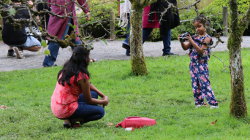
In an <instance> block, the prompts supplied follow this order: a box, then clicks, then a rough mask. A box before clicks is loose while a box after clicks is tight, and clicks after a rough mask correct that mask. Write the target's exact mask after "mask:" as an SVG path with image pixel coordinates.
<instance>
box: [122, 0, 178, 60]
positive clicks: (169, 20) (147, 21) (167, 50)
mask: <svg viewBox="0 0 250 140" xmlns="http://www.w3.org/2000/svg"><path fill="white" fill-rule="evenodd" d="M169 4H172V5H173V6H174V7H170V8H169V7H168V6H169ZM128 25H129V26H127V32H128V33H129V30H130V24H128ZM178 25H180V18H179V13H178V9H177V1H176V0H157V2H155V3H152V4H151V5H149V6H146V7H144V9H143V16H142V27H143V30H142V36H143V43H144V42H145V41H146V40H147V39H148V37H149V36H150V34H151V32H152V31H153V29H154V28H160V34H161V37H162V40H163V49H162V51H163V53H162V56H166V55H174V53H172V52H171V29H173V28H175V27H177V26H178ZM128 40H129V34H127V37H126V39H125V41H124V43H123V45H122V47H123V48H125V49H126V55H127V56H129V55H130V46H129V43H127V42H129V41H128Z"/></svg>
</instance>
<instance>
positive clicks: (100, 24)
mask: <svg viewBox="0 0 250 140" xmlns="http://www.w3.org/2000/svg"><path fill="white" fill-rule="evenodd" d="M89 5H90V10H91V20H89V21H87V20H86V19H85V18H83V19H80V20H79V22H80V27H81V32H82V34H83V35H85V36H88V35H91V36H93V37H95V38H99V37H104V38H107V37H109V34H110V33H109V30H110V11H111V10H112V11H113V12H115V15H118V11H117V10H118V7H117V2H113V1H111V0H110V1H106V2H105V1H102V2H100V1H98V0H93V1H89ZM82 16H84V13H83V14H82ZM117 23H118V22H116V30H120V28H119V27H118V25H117ZM117 34H120V33H119V32H117Z"/></svg>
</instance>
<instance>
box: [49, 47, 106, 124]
mask: <svg viewBox="0 0 250 140" xmlns="http://www.w3.org/2000/svg"><path fill="white" fill-rule="evenodd" d="M89 61H90V58H89V51H88V50H86V49H85V48H84V47H76V48H75V49H74V50H73V54H72V56H71V58H70V59H69V60H68V61H67V62H66V63H65V64H64V66H63V68H62V70H61V71H60V72H59V73H58V76H57V79H58V80H57V84H56V87H55V90H54V93H53V95H52V97H51V110H52V112H53V114H54V115H55V116H56V117H57V118H59V119H62V120H64V127H66V128H72V127H78V126H80V124H83V123H86V122H89V121H94V120H98V119H101V118H102V117H103V116H104V108H103V107H102V106H99V105H103V106H106V105H108V103H109V101H108V97H107V96H105V95H104V94H103V93H102V92H101V91H99V90H98V89H97V88H96V87H95V86H94V85H93V84H91V83H90V82H89V72H88V69H87V68H88V65H89ZM98 95H99V96H100V97H101V99H99V100H98V99H97V98H98ZM78 122H80V124H79V123H78Z"/></svg>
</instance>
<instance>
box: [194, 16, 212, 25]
mask: <svg viewBox="0 0 250 140" xmlns="http://www.w3.org/2000/svg"><path fill="white" fill-rule="evenodd" d="M193 22H200V23H201V24H203V25H204V26H207V25H209V24H210V21H209V20H208V19H207V18H206V17H205V15H203V14H200V15H199V16H197V17H196V18H195V19H194V21H193Z"/></svg>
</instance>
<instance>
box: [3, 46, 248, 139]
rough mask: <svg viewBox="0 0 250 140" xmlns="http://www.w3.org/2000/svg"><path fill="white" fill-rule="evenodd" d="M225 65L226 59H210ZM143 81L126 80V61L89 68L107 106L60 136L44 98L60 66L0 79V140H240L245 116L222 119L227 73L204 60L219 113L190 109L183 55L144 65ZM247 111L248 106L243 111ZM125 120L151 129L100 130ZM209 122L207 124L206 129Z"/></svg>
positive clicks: (129, 77) (227, 90)
mask: <svg viewBox="0 0 250 140" xmlns="http://www.w3.org/2000/svg"><path fill="white" fill-rule="evenodd" d="M249 52H250V50H249V49H244V50H243V51H242V58H243V67H244V74H245V85H246V88H245V92H246V94H245V95H246V102H247V103H249V102H250V94H248V93H249V92H250V88H249V86H247V85H249V84H250V73H249V71H250V67H249V66H250V61H249V59H250V55H249ZM214 55H215V56H217V57H219V58H220V60H222V61H223V62H224V63H225V64H226V66H228V65H229V64H228V63H229V60H228V59H229V58H228V53H227V52H218V53H214ZM146 59H147V60H146V62H147V68H148V71H149V74H148V75H147V76H139V77H138V76H132V75H131V74H130V71H131V68H130V61H129V60H123V61H116V60H115V61H99V62H95V63H92V64H91V65H90V68H89V69H90V73H91V82H92V83H93V84H94V85H95V86H96V87H98V88H99V89H100V90H101V91H103V93H105V94H107V96H109V99H110V104H109V105H108V106H107V107H105V110H106V115H105V116H104V118H103V119H101V120H99V121H94V122H89V123H87V124H84V125H83V126H82V127H81V128H79V129H70V130H68V129H64V128H63V127H62V124H63V121H62V120H59V119H57V118H55V117H54V116H53V115H52V113H51V110H50V97H51V95H52V93H53V90H54V88H55V83H56V77H57V73H58V71H59V70H60V69H61V67H53V68H42V69H33V70H24V71H12V72H0V97H1V98H0V103H1V104H0V105H6V106H8V108H7V109H0V114H1V115H0V120H1V122H0V124H1V131H0V136H1V138H0V139H79V140H82V139H86V140H88V139H91V140H93V139H96V140H100V139H102V140H119V139H125V140H130V139H131V140H134V139H135V140H141V139H149V140H151V139H156V140H158V139H159V140H165V139H190V140H191V139H232V140H233V139H248V138H249V137H250V133H249V124H250V117H247V118H246V119H235V118H232V117H230V115H229V104H230V92H231V88H230V74H229V70H228V67H226V70H227V71H226V72H225V71H222V70H223V68H224V67H223V65H222V63H221V62H220V61H219V60H218V59H216V58H215V57H214V56H211V59H210V61H209V69H210V81H211V84H212V88H213V90H214V92H215V95H216V98H217V99H218V100H219V106H220V108H219V109H214V110H211V109H209V107H201V108H197V109H196V108H194V101H193V95H192V89H191V85H190V75H189V70H188V65H189V61H190V60H189V58H188V56H173V57H159V58H146ZM249 108H250V104H248V109H249ZM128 116H144V117H150V118H153V119H156V121H157V125H155V126H152V127H145V128H141V129H136V130H134V131H133V132H128V131H124V129H122V128H115V126H114V125H113V126H108V125H107V123H113V124H116V123H118V122H120V121H121V120H123V119H124V118H125V117H128ZM215 120H217V122H216V123H215V124H211V122H215Z"/></svg>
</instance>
